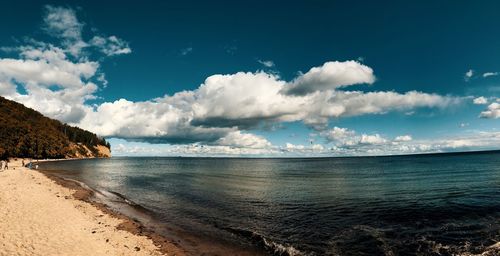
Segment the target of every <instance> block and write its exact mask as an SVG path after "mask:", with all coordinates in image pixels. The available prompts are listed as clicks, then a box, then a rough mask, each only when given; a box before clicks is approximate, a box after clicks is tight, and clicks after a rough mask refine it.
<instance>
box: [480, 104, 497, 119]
mask: <svg viewBox="0 0 500 256" xmlns="http://www.w3.org/2000/svg"><path fill="white" fill-rule="evenodd" d="M479 116H480V117H482V118H495V119H496V118H500V104H499V103H497V102H493V103H491V104H490V105H488V109H487V110H485V111H483V112H481V114H480V115H479Z"/></svg>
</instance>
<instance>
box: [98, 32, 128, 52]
mask: <svg viewBox="0 0 500 256" xmlns="http://www.w3.org/2000/svg"><path fill="white" fill-rule="evenodd" d="M90 44H91V45H93V46H95V47H97V48H98V49H99V50H100V51H101V52H102V53H104V54H106V55H107V56H114V55H121V54H129V53H131V52H132V50H131V49H130V46H129V44H128V42H126V41H125V40H123V39H120V38H118V37H116V36H109V37H101V36H94V37H93V38H92V40H91V41H90Z"/></svg>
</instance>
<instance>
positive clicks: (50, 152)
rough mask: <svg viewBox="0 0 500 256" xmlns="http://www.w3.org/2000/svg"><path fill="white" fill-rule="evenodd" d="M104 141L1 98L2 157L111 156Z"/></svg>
mask: <svg viewBox="0 0 500 256" xmlns="http://www.w3.org/2000/svg"><path fill="white" fill-rule="evenodd" d="M109 156H111V154H110V145H109V143H108V142H106V140H105V139H104V138H99V137H98V136H97V135H95V134H93V133H91V132H89V131H86V130H83V129H80V128H78V127H72V126H69V125H67V124H63V123H61V122H59V121H57V120H54V119H50V118H48V117H45V116H43V115H42V114H40V113H39V112H37V111H35V110H33V109H31V108H27V107H25V106H24V105H22V104H19V103H17V102H14V101H11V100H7V99H5V98H3V97H0V158H2V159H4V158H8V157H29V158H37V159H43V158H87V157H109Z"/></svg>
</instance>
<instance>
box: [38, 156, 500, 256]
mask: <svg viewBox="0 0 500 256" xmlns="http://www.w3.org/2000/svg"><path fill="white" fill-rule="evenodd" d="M41 169H43V170H45V171H47V172H48V173H51V174H54V175H57V176H60V177H62V178H65V179H72V180H76V181H78V182H81V183H82V184H84V185H85V186H88V187H89V188H91V189H93V190H95V191H96V192H97V193H96V194H97V196H96V200H101V201H102V202H105V203H106V204H108V205H109V206H110V207H111V208H114V209H116V210H119V211H122V212H124V213H125V214H127V215H129V216H130V215H132V216H131V217H132V218H135V219H138V220H140V221H142V222H143V223H145V224H146V225H149V227H150V228H153V229H155V230H156V232H160V233H162V234H163V235H165V236H166V237H169V238H170V239H172V240H173V241H176V242H177V243H178V244H180V245H181V246H182V247H183V248H185V249H186V251H187V252H188V253H189V254H191V255H374V256H376V255H389V256H392V255H500V246H498V245H496V243H497V242H499V241H500V151H488V152H472V153H446V154H428V155H407V156H383V157H332V158H194V157H112V158H109V159H86V160H74V161H59V162H47V163H43V164H41Z"/></svg>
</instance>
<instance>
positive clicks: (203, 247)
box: [37, 158, 281, 256]
mask: <svg viewBox="0 0 500 256" xmlns="http://www.w3.org/2000/svg"><path fill="white" fill-rule="evenodd" d="M90 159H95V158H90ZM103 159H107V158H103ZM67 160H88V159H86V158H83V159H48V160H39V162H40V163H43V162H56V161H67ZM37 172H39V173H41V174H43V175H44V176H46V177H47V178H49V179H51V180H53V181H54V182H56V183H57V184H58V185H60V186H63V187H68V188H70V189H73V190H75V191H76V192H75V194H77V193H78V194H77V197H78V200H82V201H84V202H87V203H89V204H92V205H93V206H94V207H96V208H98V209H100V210H102V211H103V212H105V213H107V214H109V215H111V216H114V217H116V218H118V219H122V220H123V221H124V223H123V225H121V226H120V227H119V228H120V229H122V230H125V231H127V232H130V233H132V234H137V235H143V236H146V237H148V238H149V239H151V240H152V241H153V243H154V244H155V245H156V246H157V247H159V248H162V247H164V248H166V249H165V250H163V251H162V252H164V253H168V255H172V254H171V253H172V251H175V252H178V251H180V252H181V253H182V254H179V253H178V254H174V255H240V256H250V255H270V254H273V253H272V252H270V251H268V248H265V247H261V246H260V245H259V244H260V243H262V241H259V244H254V242H255V240H254V239H255V238H254V237H251V238H248V237H243V238H242V239H245V240H246V241H245V242H244V243H245V244H241V242H240V241H238V242H235V241H234V240H226V239H220V238H216V237H210V236H208V237H207V236H205V235H201V234H199V233H193V232H192V231H190V230H185V229H184V228H182V227H178V226H175V225H173V226H172V225H170V224H166V223H164V222H163V221H161V220H160V219H158V217H159V216H157V213H156V212H154V211H152V210H150V209H148V208H145V207H144V206H142V205H141V204H140V203H138V202H133V201H132V200H130V199H129V198H127V196H126V195H121V194H119V193H117V192H114V191H110V190H102V189H96V188H93V187H92V186H89V184H86V183H85V182H82V181H80V180H78V179H76V178H74V177H71V176H69V177H68V176H67V175H65V174H64V173H65V171H62V170H52V169H50V168H43V167H41V168H40V169H39V170H37ZM115 197H117V198H118V200H116V199H117V198H115ZM122 200H123V202H122ZM226 231H227V230H226ZM230 233H231V234H230V235H231V236H232V235H238V234H236V233H234V232H230ZM247 239H248V240H247ZM246 243H248V244H246ZM170 244H172V245H174V246H175V247H176V248H174V250H172V249H171V248H170V247H169V245H170ZM280 255H281V254H280Z"/></svg>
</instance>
